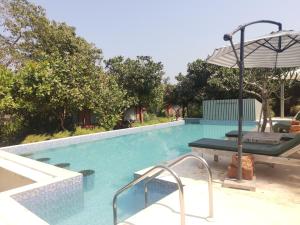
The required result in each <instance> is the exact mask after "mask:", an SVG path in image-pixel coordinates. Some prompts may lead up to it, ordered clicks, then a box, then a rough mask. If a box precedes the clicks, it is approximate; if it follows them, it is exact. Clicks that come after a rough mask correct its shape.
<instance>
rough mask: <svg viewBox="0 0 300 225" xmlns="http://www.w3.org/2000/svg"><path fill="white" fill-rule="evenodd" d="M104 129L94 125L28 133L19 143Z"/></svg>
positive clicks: (97, 131) (91, 132) (96, 131)
mask: <svg viewBox="0 0 300 225" xmlns="http://www.w3.org/2000/svg"><path fill="white" fill-rule="evenodd" d="M103 131H106V130H105V129H104V128H102V127H95V128H93V129H86V128H81V127H77V128H76V130H75V131H67V130H65V131H60V132H56V133H51V134H49V133H46V134H29V135H27V136H26V137H25V138H24V140H23V141H22V142H21V144H26V143H32V142H38V141H46V140H52V139H57V138H65V137H72V136H77V135H84V134H93V133H99V132H103Z"/></svg>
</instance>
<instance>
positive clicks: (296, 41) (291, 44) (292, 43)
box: [282, 35, 300, 51]
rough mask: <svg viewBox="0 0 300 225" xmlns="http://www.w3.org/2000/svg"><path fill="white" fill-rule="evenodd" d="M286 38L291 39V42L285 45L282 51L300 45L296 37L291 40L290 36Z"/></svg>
mask: <svg viewBox="0 0 300 225" xmlns="http://www.w3.org/2000/svg"><path fill="white" fill-rule="evenodd" d="M288 37H289V38H290V39H291V41H290V42H289V43H288V44H286V46H284V48H283V49H282V51H285V50H287V49H289V48H290V47H292V46H293V45H295V44H299V43H300V42H299V40H297V39H296V38H297V37H298V36H296V37H294V38H293V37H291V36H290V35H288ZM293 41H294V42H293Z"/></svg>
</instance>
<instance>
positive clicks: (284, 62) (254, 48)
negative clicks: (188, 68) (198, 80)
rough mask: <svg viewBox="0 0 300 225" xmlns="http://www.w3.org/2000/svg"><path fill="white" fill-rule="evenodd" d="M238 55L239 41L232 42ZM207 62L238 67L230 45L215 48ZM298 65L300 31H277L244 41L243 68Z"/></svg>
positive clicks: (299, 59)
mask: <svg viewBox="0 0 300 225" xmlns="http://www.w3.org/2000/svg"><path fill="white" fill-rule="evenodd" d="M234 48H235V50H236V53H237V55H238V56H239V55H240V43H237V44H234ZM207 62H209V63H212V64H216V65H219V66H224V67H230V68H238V67H239V65H238V63H237V58H236V55H235V52H234V50H233V48H232V46H226V47H223V48H217V49H215V51H214V52H213V54H212V55H211V56H208V58H207ZM299 66H300V32H295V31H278V32H272V33H271V34H268V35H264V36H261V37H258V38H255V39H253V40H249V41H245V42H244V67H245V68H289V67H299Z"/></svg>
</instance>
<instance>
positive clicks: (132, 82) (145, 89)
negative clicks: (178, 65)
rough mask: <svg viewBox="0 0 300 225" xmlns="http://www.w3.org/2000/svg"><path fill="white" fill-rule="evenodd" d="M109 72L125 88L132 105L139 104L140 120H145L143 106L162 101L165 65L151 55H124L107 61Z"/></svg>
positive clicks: (157, 103)
mask: <svg viewBox="0 0 300 225" xmlns="http://www.w3.org/2000/svg"><path fill="white" fill-rule="evenodd" d="M105 64H106V69H107V72H108V74H110V75H111V76H114V77H115V78H116V80H117V82H118V84H119V86H120V87H122V88H123V89H124V90H126V93H127V94H126V99H127V101H128V102H131V106H137V107H138V111H139V115H140V116H139V117H140V122H141V123H142V122H143V108H144V107H150V106H152V107H155V106H156V105H159V104H161V103H162V97H163V95H162V93H163V89H162V86H161V85H162V77H163V74H164V72H163V65H162V63H161V62H155V61H153V59H152V58H151V57H149V56H138V57H137V58H136V59H130V58H127V59H124V57H122V56H118V57H114V58H111V59H109V60H107V61H105Z"/></svg>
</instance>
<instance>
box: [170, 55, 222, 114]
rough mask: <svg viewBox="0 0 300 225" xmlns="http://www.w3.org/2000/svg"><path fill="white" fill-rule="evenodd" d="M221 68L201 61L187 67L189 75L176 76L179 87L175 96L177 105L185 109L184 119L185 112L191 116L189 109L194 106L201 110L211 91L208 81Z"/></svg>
mask: <svg viewBox="0 0 300 225" xmlns="http://www.w3.org/2000/svg"><path fill="white" fill-rule="evenodd" d="M218 69H219V68H218V67H216V66H214V65H211V64H208V63H206V62H205V61H203V60H201V59H197V60H196V61H194V62H192V63H189V64H188V66H187V74H186V75H183V74H181V73H180V74H179V75H178V76H176V80H177V81H178V82H177V85H176V87H175V90H174V92H175V94H174V95H175V96H176V99H177V104H179V105H181V107H182V109H183V117H184V116H185V111H187V114H188V115H189V114H190V113H189V107H191V106H193V105H194V104H195V105H196V107H198V108H200V105H201V103H202V100H203V99H204V98H205V97H206V93H207V91H208V90H209V88H210V87H209V86H208V83H207V82H208V79H209V78H210V77H211V76H212V75H213V74H214V73H215V72H216V71H217V70H218Z"/></svg>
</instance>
